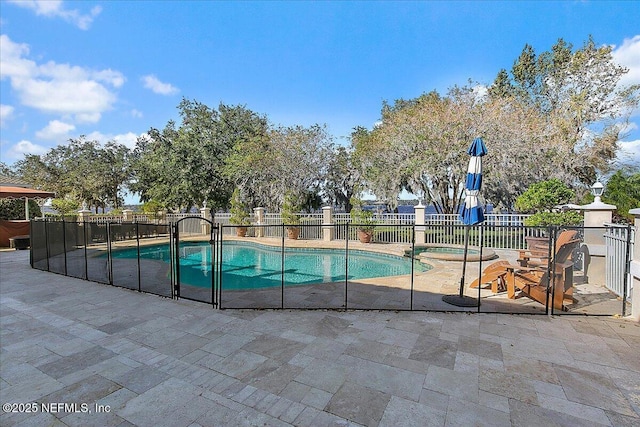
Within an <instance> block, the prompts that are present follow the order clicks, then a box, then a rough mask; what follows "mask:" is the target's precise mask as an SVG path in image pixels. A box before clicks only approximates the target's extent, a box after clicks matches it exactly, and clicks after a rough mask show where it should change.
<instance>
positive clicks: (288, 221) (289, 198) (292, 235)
mask: <svg viewBox="0 0 640 427" xmlns="http://www.w3.org/2000/svg"><path fill="white" fill-rule="evenodd" d="M300 209H301V208H300V206H299V205H298V204H297V203H296V198H295V196H294V195H293V193H292V192H290V191H288V192H287V193H286V194H285V195H284V202H283V203H282V209H281V210H280V216H281V217H282V223H283V224H285V225H286V226H287V237H288V238H289V239H292V240H296V239H297V238H298V236H299V235H300V227H299V225H300V216H298V215H296V214H297V213H298V212H299V211H300Z"/></svg>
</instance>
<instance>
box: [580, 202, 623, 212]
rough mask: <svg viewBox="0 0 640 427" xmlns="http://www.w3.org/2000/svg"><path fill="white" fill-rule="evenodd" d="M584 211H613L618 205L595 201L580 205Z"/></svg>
mask: <svg viewBox="0 0 640 427" xmlns="http://www.w3.org/2000/svg"><path fill="white" fill-rule="evenodd" d="M579 209H580V210H583V211H613V210H615V209H616V205H608V204H606V203H602V202H599V203H598V202H593V203H589V204H588V205H582V206H580V207H579Z"/></svg>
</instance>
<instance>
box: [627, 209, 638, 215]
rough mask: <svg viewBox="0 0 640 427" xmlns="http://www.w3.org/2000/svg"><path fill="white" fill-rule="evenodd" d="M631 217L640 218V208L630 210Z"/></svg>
mask: <svg viewBox="0 0 640 427" xmlns="http://www.w3.org/2000/svg"><path fill="white" fill-rule="evenodd" d="M629 213H630V214H631V215H635V216H640V208H635V209H629Z"/></svg>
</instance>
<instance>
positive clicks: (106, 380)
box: [0, 251, 640, 426]
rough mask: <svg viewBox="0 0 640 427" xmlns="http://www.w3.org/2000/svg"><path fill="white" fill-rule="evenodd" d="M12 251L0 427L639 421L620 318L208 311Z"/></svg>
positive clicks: (636, 372)
mask: <svg viewBox="0 0 640 427" xmlns="http://www.w3.org/2000/svg"><path fill="white" fill-rule="evenodd" d="M28 256H29V254H28V252H26V251H10V252H0V303H1V305H0V334H1V335H0V346H1V353H0V362H1V365H0V401H1V403H3V404H5V403H32V402H37V403H38V406H36V408H39V411H38V412H37V413H35V414H34V413H31V414H28V413H18V412H4V411H3V413H2V414H0V425H2V426H13V425H19V426H41V425H61V426H62V425H69V426H91V425H95V426H118V425H123V426H125V425H139V426H236V425H247V426H249V425H268V426H279V425H295V426H332V425H336V426H338V425H340V426H343V425H371V426H377V425H380V426H431V425H433V426H445V425H450V426H461V425H487V426H501V425H513V426H532V425H544V426H549V425H612V426H633V425H640V357H638V355H639V353H640V352H639V350H640V324H638V323H634V322H631V321H628V320H624V319H616V318H609V317H582V316H559V317H553V318H551V317H547V316H544V315H539V316H530V315H501V314H479V315H478V314H471V315H470V314H464V313H457V314H454V313H425V312H391V311H386V312H378V311H367V312H359V311H347V312H344V311H319V310H318V311H292V310H285V311H268V310H266V311H265V310H255V311H254V310H238V311H237V310H224V311H218V310H213V309H212V308H211V307H210V306H207V305H204V304H199V303H193V302H188V301H184V300H181V301H174V300H170V299H166V298H162V297H157V296H153V295H149V294H141V293H138V292H134V291H129V290H126V289H120V288H115V287H111V286H108V285H101V284H96V283H92V282H87V281H84V280H79V279H74V278H70V277H65V276H61V275H56V274H52V273H46V272H42V271H38V270H33V269H31V268H30V267H29V263H28ZM42 403H45V404H50V403H68V404H71V403H76V404H78V407H77V408H80V404H82V403H85V404H87V405H88V406H87V407H88V410H90V412H82V410H81V409H79V410H78V411H73V409H77V408H74V407H70V406H68V407H67V408H64V407H63V410H62V411H60V412H57V413H43V412H42V406H40V404H42ZM96 404H97V405H101V406H99V407H100V408H107V407H108V408H109V411H108V412H106V411H103V412H101V413H97V412H96ZM9 409H11V408H9Z"/></svg>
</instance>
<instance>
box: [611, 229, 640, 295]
mask: <svg viewBox="0 0 640 427" xmlns="http://www.w3.org/2000/svg"><path fill="white" fill-rule="evenodd" d="M605 225H606V226H607V229H606V231H605V233H604V241H605V248H606V255H605V260H606V262H605V282H606V285H607V288H609V290H611V292H613V293H615V294H616V295H618V296H619V297H622V296H624V295H626V296H627V299H630V298H631V289H632V288H633V280H632V278H631V275H630V274H629V272H628V270H627V263H628V261H629V259H628V257H629V254H632V253H633V245H634V240H635V239H634V237H635V236H634V233H635V230H634V228H633V227H627V226H620V225H617V224H605ZM629 233H631V235H629ZM627 242H630V244H629V245H628V244H627ZM627 246H628V247H627ZM625 276H626V277H625ZM625 279H626V280H625ZM625 281H626V287H627V288H626V292H625V287H624V286H625Z"/></svg>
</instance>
